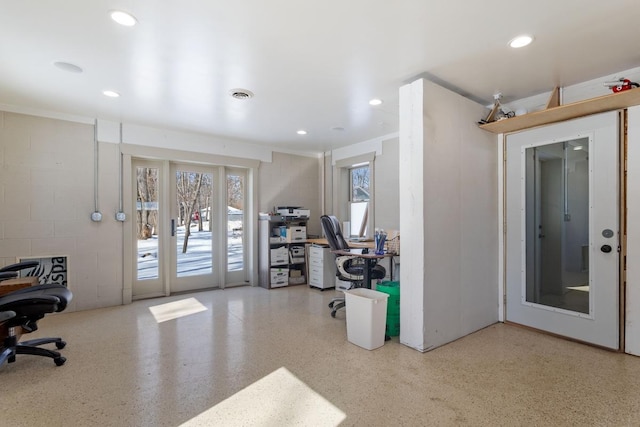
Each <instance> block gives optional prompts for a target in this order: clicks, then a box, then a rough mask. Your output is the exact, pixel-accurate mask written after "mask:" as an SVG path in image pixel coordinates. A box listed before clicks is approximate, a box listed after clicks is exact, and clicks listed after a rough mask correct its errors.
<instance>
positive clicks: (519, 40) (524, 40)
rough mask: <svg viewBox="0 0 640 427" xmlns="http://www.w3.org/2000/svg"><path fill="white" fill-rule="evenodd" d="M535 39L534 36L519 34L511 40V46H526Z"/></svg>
mask: <svg viewBox="0 0 640 427" xmlns="http://www.w3.org/2000/svg"><path fill="white" fill-rule="evenodd" d="M532 41H533V37H531V36H528V35H526V34H525V35H522V36H518V37H516V38H514V39H512V40H511V41H510V42H509V46H511V47H512V48H515V49H517V48H519V47H525V46H527V45H530V44H531V42H532Z"/></svg>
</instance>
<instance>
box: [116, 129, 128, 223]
mask: <svg viewBox="0 0 640 427" xmlns="http://www.w3.org/2000/svg"><path fill="white" fill-rule="evenodd" d="M122 205H123V201H122V123H120V143H119V144H118V212H116V221H120V222H123V221H125V220H126V219H127V216H126V215H125V213H124V211H123V210H122Z"/></svg>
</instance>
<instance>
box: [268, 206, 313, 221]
mask: <svg viewBox="0 0 640 427" xmlns="http://www.w3.org/2000/svg"><path fill="white" fill-rule="evenodd" d="M276 213H277V214H278V215H282V216H284V217H287V218H309V217H310V216H311V210H310V209H304V208H301V207H299V206H278V209H276Z"/></svg>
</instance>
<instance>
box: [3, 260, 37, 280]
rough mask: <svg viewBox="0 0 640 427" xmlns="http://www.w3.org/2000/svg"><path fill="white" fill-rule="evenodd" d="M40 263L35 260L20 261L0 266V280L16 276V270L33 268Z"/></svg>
mask: <svg viewBox="0 0 640 427" xmlns="http://www.w3.org/2000/svg"><path fill="white" fill-rule="evenodd" d="M39 265H40V262H38V261H36V260H28V261H22V262H18V263H15V264H11V265H7V266H5V267H2V268H0V281H2V280H7V279H13V278H15V277H18V272H19V271H22V270H28V269H34V268H36V267H38V266H39Z"/></svg>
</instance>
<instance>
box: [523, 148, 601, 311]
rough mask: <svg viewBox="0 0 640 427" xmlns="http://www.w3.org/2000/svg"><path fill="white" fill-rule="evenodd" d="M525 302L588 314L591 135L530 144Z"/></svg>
mask: <svg viewBox="0 0 640 427" xmlns="http://www.w3.org/2000/svg"><path fill="white" fill-rule="evenodd" d="M525 158H526V159H527V160H526V165H527V166H526V167H527V168H529V169H530V170H529V171H527V176H528V177H530V181H531V182H530V183H528V185H526V187H525V188H526V199H527V205H528V206H530V209H527V212H526V215H527V219H526V223H527V224H528V227H527V231H526V232H527V237H526V239H527V242H533V244H532V245H527V251H532V252H533V253H531V254H527V260H528V262H529V263H530V265H528V266H527V271H530V272H532V274H529V275H527V278H526V280H527V283H526V301H528V302H531V303H536V304H542V305H546V306H549V307H557V308H561V309H565V310H570V311H575V312H580V313H585V314H588V313H589V306H590V293H589V193H590V190H589V139H588V138H581V139H576V140H572V141H564V142H557V143H554V144H548V145H542V146H537V147H530V148H527V149H526V151H525Z"/></svg>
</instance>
